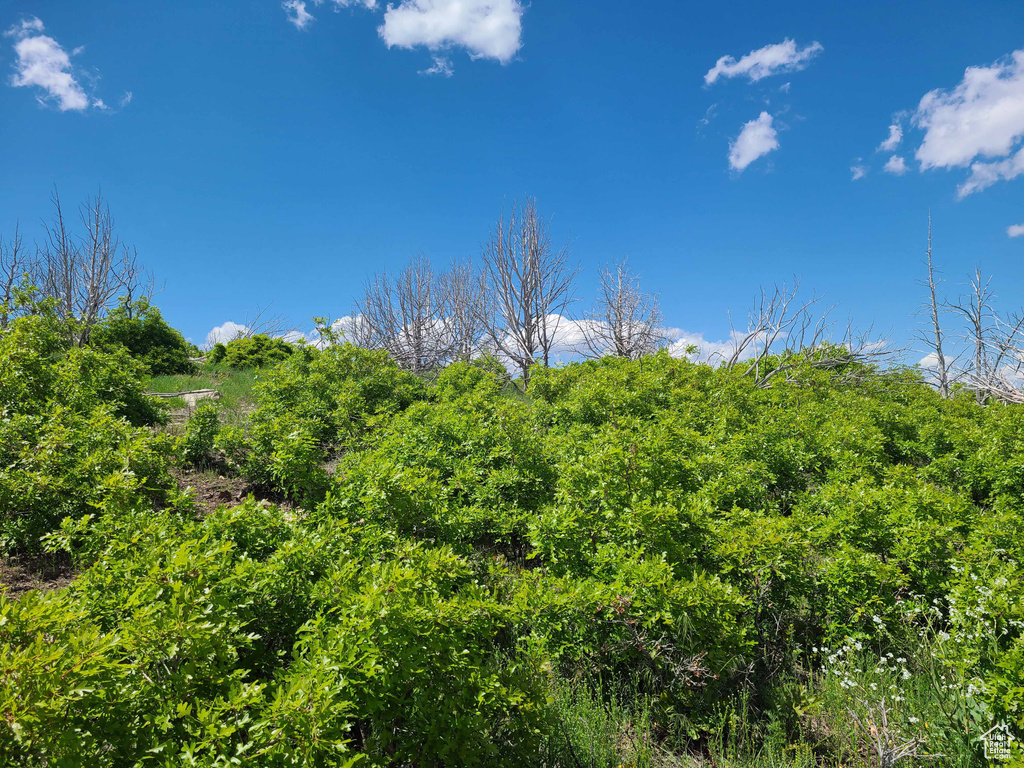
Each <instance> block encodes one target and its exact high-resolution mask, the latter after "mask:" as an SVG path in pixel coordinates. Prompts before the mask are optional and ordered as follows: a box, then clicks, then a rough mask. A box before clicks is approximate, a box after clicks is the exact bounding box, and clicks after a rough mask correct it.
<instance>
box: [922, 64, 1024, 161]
mask: <svg viewBox="0 0 1024 768" xmlns="http://www.w3.org/2000/svg"><path fill="white" fill-rule="evenodd" d="M913 120H914V124H915V125H917V126H918V127H920V128H922V129H923V130H924V131H925V136H924V140H923V141H922V142H921V146H920V147H919V148H918V150H917V159H918V160H919V161H920V162H921V167H922V168H958V167H964V166H967V165H968V164H970V163H971V161H972V160H974V159H975V158H977V157H984V158H998V157H1006V156H1007V155H1009V154H1010V152H1011V151H1012V150H1013V148H1014V146H1015V145H1016V144H1017V142H1018V141H1019V140H1020V138H1021V137H1022V136H1024V50H1020V51H1015V52H1014V53H1013V54H1012V55H1011V56H1010V57H1008V58H1006V59H1003V60H1001V61H997V62H996V63H995V64H992V65H991V66H988V67H968V68H967V71H966V72H965V73H964V78H963V80H961V81H960V83H959V84H958V85H957V86H956V87H955V88H953V89H952V90H949V91H946V90H942V89H936V90H933V91H930V92H928V93H926V94H925V95H924V97H923V98H922V99H921V102H920V104H919V105H918V107H917V111H916V112H915V113H914V118H913Z"/></svg>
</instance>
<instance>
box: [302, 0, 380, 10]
mask: <svg viewBox="0 0 1024 768" xmlns="http://www.w3.org/2000/svg"><path fill="white" fill-rule="evenodd" d="M330 1H331V3H332V4H333V5H334V10H336V11H337V10H338V9H340V8H349V7H351V6H353V5H361V6H363V7H364V8H369V9H370V10H371V11H372V10H376V8H377V0H330ZM313 2H315V3H316V4H317V5H321V4H322V3H323V2H324V0H313Z"/></svg>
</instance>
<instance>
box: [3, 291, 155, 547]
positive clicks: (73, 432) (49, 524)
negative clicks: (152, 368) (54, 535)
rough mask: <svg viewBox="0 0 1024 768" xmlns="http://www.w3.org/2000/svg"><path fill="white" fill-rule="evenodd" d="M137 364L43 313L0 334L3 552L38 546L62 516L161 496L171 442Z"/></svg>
mask: <svg viewBox="0 0 1024 768" xmlns="http://www.w3.org/2000/svg"><path fill="white" fill-rule="evenodd" d="M141 375H142V364H141V363H139V362H137V361H136V360H134V359H133V358H131V357H130V356H129V355H128V353H127V351H126V350H125V349H123V348H118V349H116V350H113V351H111V352H102V351H99V350H97V349H94V348H88V347H75V346H73V345H72V343H71V341H70V334H65V333H64V332H63V328H62V327H61V325H60V324H59V323H58V322H56V321H55V320H54V318H53V317H52V316H51V315H49V314H48V313H47V312H45V311H43V312H42V313H41V314H38V315H34V316H31V315H30V316H25V317H20V318H18V319H16V320H15V321H13V322H12V323H11V325H10V326H9V327H8V329H6V330H5V331H4V332H3V333H2V334H0V412H2V413H3V414H4V418H2V419H0V551H4V552H29V553H35V552H38V551H39V549H40V547H41V541H42V537H43V536H45V535H46V534H47V533H49V532H51V531H53V530H55V529H56V528H57V527H58V526H59V525H60V523H61V521H62V520H63V519H64V518H65V517H71V518H76V519H77V518H80V517H82V516H84V515H93V516H98V515H102V514H103V513H105V511H106V510H107V509H108V507H109V506H110V505H112V504H113V505H118V504H126V503H147V504H155V503H166V502H167V501H168V500H169V498H170V495H171V489H172V487H173V481H172V479H171V477H170V475H169V474H168V465H169V456H170V443H169V441H168V440H167V438H165V437H161V436H158V435H156V434H154V433H153V432H152V431H151V430H149V429H147V428H145V426H144V425H148V424H153V423H155V422H156V421H158V420H159V419H161V418H162V413H161V411H160V410H158V408H157V406H156V404H155V403H154V402H153V401H152V400H151V399H149V398H147V397H146V396H145V395H144V394H143V392H142V386H141Z"/></svg>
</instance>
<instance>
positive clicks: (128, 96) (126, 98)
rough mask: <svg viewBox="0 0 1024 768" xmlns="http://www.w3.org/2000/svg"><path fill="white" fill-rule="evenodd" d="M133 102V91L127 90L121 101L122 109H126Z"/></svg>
mask: <svg viewBox="0 0 1024 768" xmlns="http://www.w3.org/2000/svg"><path fill="white" fill-rule="evenodd" d="M131 103H132V92H131V91H125V92H124V95H122V96H121V101H120V104H121V109H124V108H125V107H127V106H128V105H129V104H131Z"/></svg>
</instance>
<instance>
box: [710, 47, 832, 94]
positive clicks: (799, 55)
mask: <svg viewBox="0 0 1024 768" xmlns="http://www.w3.org/2000/svg"><path fill="white" fill-rule="evenodd" d="M823 50H824V47H823V46H822V45H821V43H818V42H813V43H811V44H810V45H806V46H804V47H803V48H800V47H799V46H797V44H796V42H795V41H794V40H790V39H788V38H787V39H786V40H783V41H782V42H781V43H776V44H775V45H766V46H765V47H764V48H758V49H757V50H756V51H751V52H750V53H748V54H747V55H746V56H744V57H743V58H741V59H739V61H737V60H736V59H735V58H733V57H732V56H723V57H722V58H720V59H719V60H718V61H717V62H716V63H715V66H713V67H712V68H711V69H709V70H708V72H707V74H706V75H704V82H705V83H707V84H708V85H711V84H712V83H714V82H715V81H716V80H718V78H720V77H726V78H729V77H746V78H747V79H749V80H751V81H757V80H762V79H764V78H766V77H770V76H771V75H777V74H779V73H781V72H794V71H796V70H800V69H803V68H804V67H806V66H807V64H808V63H809V62H810V60H811V59H813V58H814V57H815V56H817V55H818V54H819V53H821V52H822V51H823Z"/></svg>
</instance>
